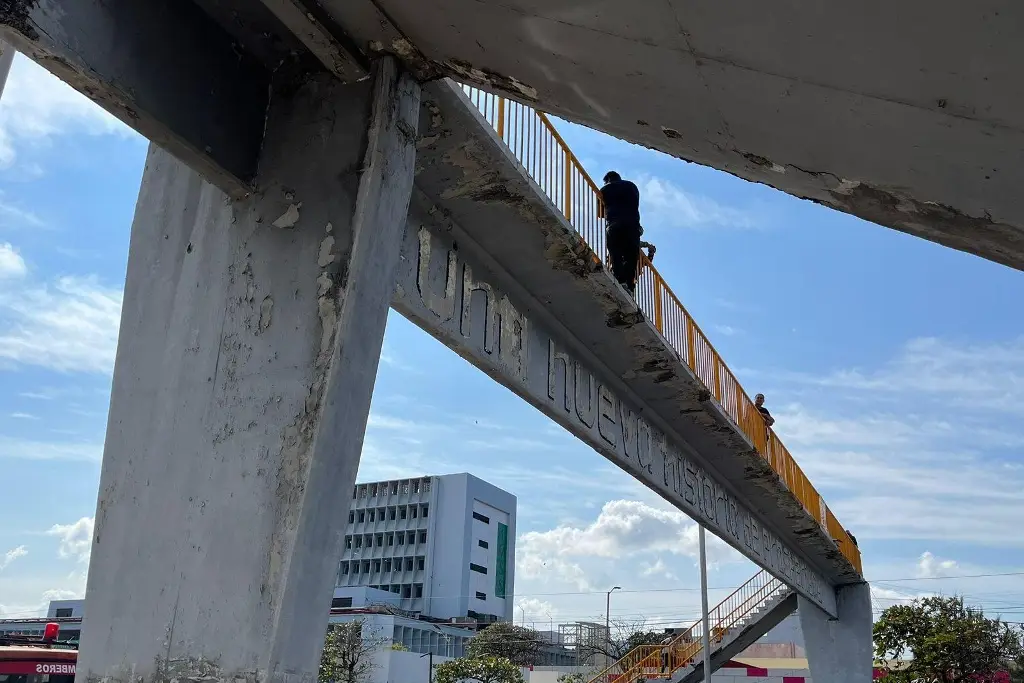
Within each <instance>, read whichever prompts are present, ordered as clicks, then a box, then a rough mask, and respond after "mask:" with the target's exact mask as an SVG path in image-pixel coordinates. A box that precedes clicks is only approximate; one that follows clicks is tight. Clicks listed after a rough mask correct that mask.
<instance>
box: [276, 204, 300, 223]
mask: <svg viewBox="0 0 1024 683" xmlns="http://www.w3.org/2000/svg"><path fill="white" fill-rule="evenodd" d="M301 208H302V202H299V203H297V204H289V205H288V208H287V209H285V212H284V213H282V214H281V215H280V216H278V217H277V220H275V221H274V222H273V223H272V225H273V226H274V227H275V228H294V227H295V224H296V223H298V222H299V209H301Z"/></svg>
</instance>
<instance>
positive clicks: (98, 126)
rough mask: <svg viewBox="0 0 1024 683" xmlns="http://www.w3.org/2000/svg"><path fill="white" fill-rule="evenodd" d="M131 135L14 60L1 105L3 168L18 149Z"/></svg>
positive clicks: (0, 160)
mask: <svg viewBox="0 0 1024 683" xmlns="http://www.w3.org/2000/svg"><path fill="white" fill-rule="evenodd" d="M71 132H73V133H79V134H86V135H104V134H119V135H128V134H130V129H129V128H128V127H127V126H125V125H124V124H123V123H121V122H120V121H118V120H117V119H116V118H114V117H113V116H111V115H110V114H108V113H107V112H105V111H104V110H103V109H101V108H100V107H99V106H98V105H96V104H94V103H93V102H92V101H90V100H89V99H88V98H86V97H84V96H83V95H80V94H78V93H77V92H76V91H75V90H74V89H72V88H71V87H70V86H68V85H66V84H64V83H63V82H62V81H61V80H60V79H58V78H57V77H55V76H52V75H50V74H49V73H48V72H47V71H46V70H45V69H43V68H42V67H41V66H38V65H37V64H35V63H34V62H32V61H31V60H30V59H27V58H25V57H23V56H22V55H18V56H16V57H15V59H14V66H13V67H12V68H11V73H10V77H9V79H8V81H7V86H6V88H4V96H3V100H2V103H0V167H7V166H10V165H11V164H12V163H13V162H14V160H15V158H16V156H17V151H16V150H17V148H18V147H20V146H22V145H25V144H45V143H46V142H48V140H49V139H50V138H52V137H53V136H55V135H60V134H62V133H71Z"/></svg>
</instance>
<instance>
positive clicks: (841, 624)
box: [798, 583, 874, 683]
mask: <svg viewBox="0 0 1024 683" xmlns="http://www.w3.org/2000/svg"><path fill="white" fill-rule="evenodd" d="M798 609H799V610H800V629H801V630H802V631H803V634H804V647H805V649H806V650H807V666H808V668H809V669H810V670H811V679H812V680H815V681H829V682H830V683H867V682H868V681H870V680H871V676H872V670H873V669H872V666H873V662H874V647H873V640H872V635H871V625H872V623H873V620H872V616H871V587H870V586H869V585H868V584H867V583H858V584H852V585H849V586H842V587H841V588H839V590H838V591H836V614H835V617H834V618H830V617H829V616H828V615H826V614H825V613H824V612H822V611H821V610H820V609H818V608H817V607H815V606H814V605H812V604H810V602H808V601H807V600H804V599H802V598H801V599H800V601H799V605H798Z"/></svg>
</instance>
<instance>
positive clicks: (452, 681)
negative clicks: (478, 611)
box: [434, 627, 523, 683]
mask: <svg viewBox="0 0 1024 683" xmlns="http://www.w3.org/2000/svg"><path fill="white" fill-rule="evenodd" d="M492 628H493V627H492ZM488 630H490V629H488ZM477 637H478V638H479V636H477ZM474 640H475V638H474ZM470 642H471V643H472V642H473V641H470ZM463 680H468V681H479V682H480V683H523V672H522V670H521V669H520V668H519V666H518V665H516V664H515V663H514V662H512V661H510V660H508V659H506V658H504V657H492V656H489V655H484V656H481V657H460V658H458V659H452V660H449V661H447V662H445V663H443V664H438V665H437V666H436V667H434V683H459V681H463Z"/></svg>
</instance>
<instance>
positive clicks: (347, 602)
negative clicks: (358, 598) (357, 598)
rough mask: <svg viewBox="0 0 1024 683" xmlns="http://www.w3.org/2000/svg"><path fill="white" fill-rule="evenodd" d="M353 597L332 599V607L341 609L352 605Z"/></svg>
mask: <svg viewBox="0 0 1024 683" xmlns="http://www.w3.org/2000/svg"><path fill="white" fill-rule="evenodd" d="M351 606H352V598H334V599H333V600H331V609H341V608H342V607H351Z"/></svg>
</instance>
